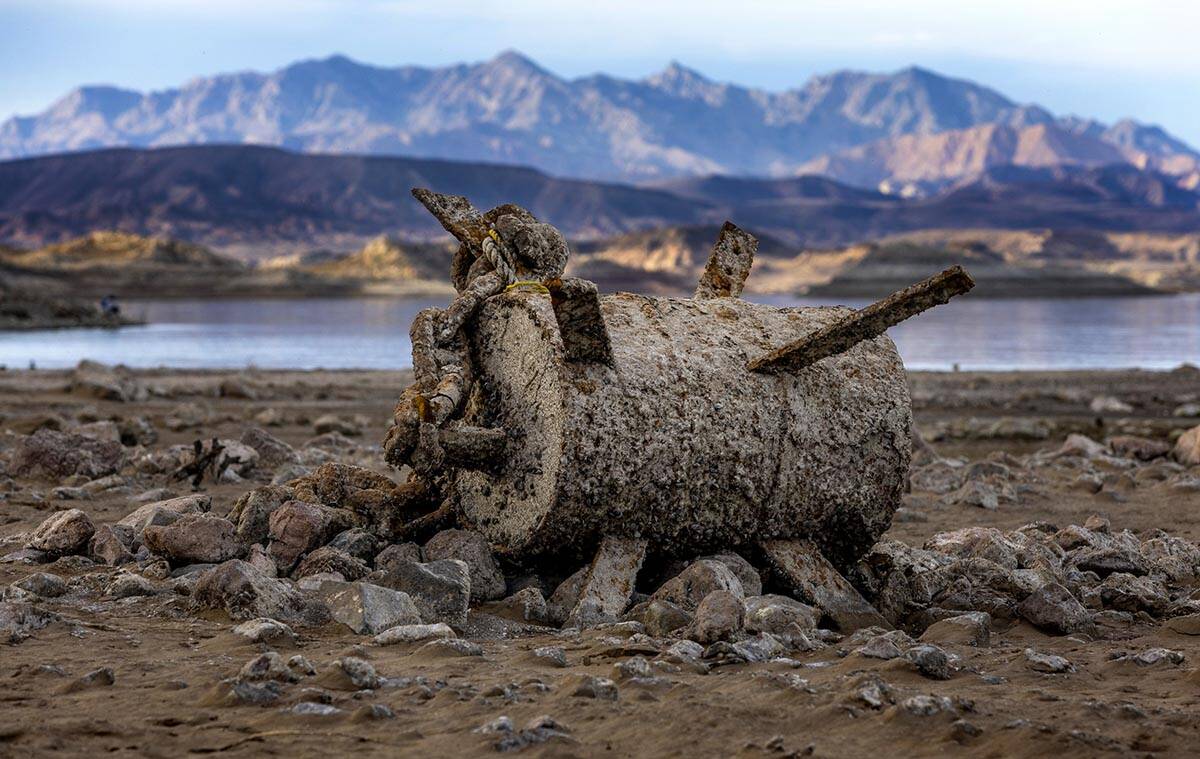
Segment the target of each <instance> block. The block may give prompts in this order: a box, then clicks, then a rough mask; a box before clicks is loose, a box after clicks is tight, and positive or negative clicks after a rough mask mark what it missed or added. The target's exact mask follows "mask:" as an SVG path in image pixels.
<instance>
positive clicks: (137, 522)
mask: <svg viewBox="0 0 1200 759" xmlns="http://www.w3.org/2000/svg"><path fill="white" fill-rule="evenodd" d="M210 508H212V497H211V496H208V495H205V494H203V493H196V494H193V495H185V496H180V497H179V498H171V499H168V500H166V501H157V502H155V503H147V504H146V505H144V506H139V507H138V508H137V509H135V510H134V511H132V512H130V513H129V514H126V515H125V516H124V517H123V518H122V519H121V521H119V522H117V524H119V525H124V526H126V527H129V528H131V529H132V530H133V537H134V539H135V540H137V541H138V542H141V540H142V533H143V531H144V530H145V529H146V528H147V527H149V526H151V525H158V526H162V525H168V524H171V523H173V522H175V520H177V519H179V518H180V517H182V516H183V515H185V514H204V513H207V512H208V510H209V509H210Z"/></svg>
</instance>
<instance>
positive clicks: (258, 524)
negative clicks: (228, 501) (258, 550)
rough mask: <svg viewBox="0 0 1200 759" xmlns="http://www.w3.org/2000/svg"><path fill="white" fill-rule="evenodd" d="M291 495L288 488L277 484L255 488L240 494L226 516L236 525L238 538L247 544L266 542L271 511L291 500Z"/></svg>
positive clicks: (268, 534)
mask: <svg viewBox="0 0 1200 759" xmlns="http://www.w3.org/2000/svg"><path fill="white" fill-rule="evenodd" d="M292 496H293V493H292V491H291V489H290V488H285V487H281V486H278V485H267V486H264V487H261V488H255V489H254V490H251V491H250V492H248V493H245V494H244V495H242V497H241V498H239V499H237V501H236V502H235V503H234V504H233V508H232V509H230V511H229V514H228V517H227V518H228V519H229V521H231V522H233V523H234V524H235V525H237V534H238V539H239V540H241V541H242V542H243V543H247V544H250V543H264V542H266V540H267V539H268V537H270V534H271V528H270V519H271V513H272V512H273V511H275V509H277V508H279V507H280V506H282V505H283V504H285V503H287V502H288V501H290V500H293V497H292Z"/></svg>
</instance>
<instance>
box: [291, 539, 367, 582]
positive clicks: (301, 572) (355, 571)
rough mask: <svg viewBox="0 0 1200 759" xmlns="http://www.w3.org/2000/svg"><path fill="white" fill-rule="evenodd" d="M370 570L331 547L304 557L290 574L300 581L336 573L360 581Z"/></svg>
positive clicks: (320, 549)
mask: <svg viewBox="0 0 1200 759" xmlns="http://www.w3.org/2000/svg"><path fill="white" fill-rule="evenodd" d="M370 571H371V570H370V569H369V568H368V567H367V565H366V564H363V563H362V562H361V561H359V560H358V559H356V558H354V557H353V556H351V555H349V554H347V553H346V552H344V551H340V550H338V549H336V548H334V547H333V546H331V545H328V546H321V547H320V548H318V549H317V550H315V551H313V552H312V553H310V554H308V555H307V556H305V557H304V558H303V559H302V560H301V561H300V564H299V566H297V567H296V569H295V570H294V571H293V572H292V577H295V578H296V579H300V578H301V577H309V576H311V575H316V574H326V573H335V572H336V573H337V574H339V575H341V576H342V577H344V578H346V579H347V580H351V581H353V580H360V579H362V578H363V577H366V576H367V574H368V573H369V572H370Z"/></svg>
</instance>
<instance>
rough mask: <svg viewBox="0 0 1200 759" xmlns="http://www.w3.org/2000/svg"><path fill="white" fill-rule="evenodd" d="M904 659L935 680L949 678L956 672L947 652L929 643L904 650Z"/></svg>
mask: <svg viewBox="0 0 1200 759" xmlns="http://www.w3.org/2000/svg"><path fill="white" fill-rule="evenodd" d="M904 659H905V661H907V662H909V663H910V664H912V665H913V666H914V667H916V669H917V671H918V672H920V673H921V674H922V675H924V676H925V677H928V678H931V679H934V680H949V679H950V676H951V675H952V674H953V673H954V672H953V668H952V667H951V664H950V657H949V656H948V655H947V654H946V652H945V651H943V650H942V649H941V648H939V647H937V646H933V645H930V644H928V643H923V644H919V645H915V646H913V647H911V648H909V649H908V650H907V651H905V652H904Z"/></svg>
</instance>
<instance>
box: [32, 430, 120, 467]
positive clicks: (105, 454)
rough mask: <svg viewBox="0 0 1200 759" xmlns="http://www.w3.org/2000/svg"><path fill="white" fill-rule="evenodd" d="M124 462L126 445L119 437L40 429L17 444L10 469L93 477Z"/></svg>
mask: <svg viewBox="0 0 1200 759" xmlns="http://www.w3.org/2000/svg"><path fill="white" fill-rule="evenodd" d="M124 463H125V447H124V446H122V445H121V442H120V440H115V441H114V440H106V439H101V438H96V437H91V436H89V435H83V434H80V433H78V432H57V431H55V430H51V429H46V428H43V429H40V430H38V431H37V432H35V433H33V434H32V435H29V436H28V437H26V438H24V439H22V440H21V442H20V443H19V444H18V445H17V449H16V451H15V452H14V453H13V458H12V464H11V466H10V471H11V472H12V473H13V474H17V475H24V476H35V477H45V478H51V479H61V478H64V477H70V476H72V475H81V476H83V477H87V478H88V479H96V478H97V477H103V476H105V475H107V474H112V473H114V472H116V471H117V470H118V469H120V468H121V465H122V464H124Z"/></svg>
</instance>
